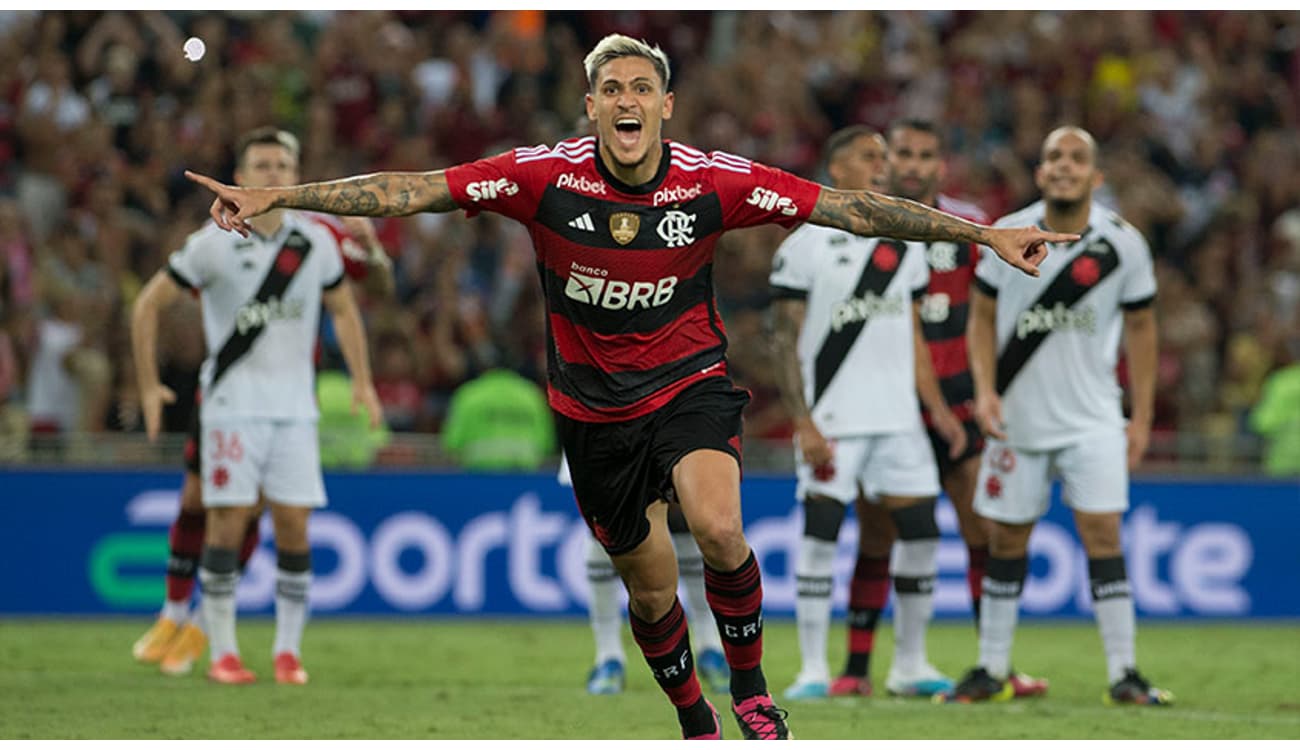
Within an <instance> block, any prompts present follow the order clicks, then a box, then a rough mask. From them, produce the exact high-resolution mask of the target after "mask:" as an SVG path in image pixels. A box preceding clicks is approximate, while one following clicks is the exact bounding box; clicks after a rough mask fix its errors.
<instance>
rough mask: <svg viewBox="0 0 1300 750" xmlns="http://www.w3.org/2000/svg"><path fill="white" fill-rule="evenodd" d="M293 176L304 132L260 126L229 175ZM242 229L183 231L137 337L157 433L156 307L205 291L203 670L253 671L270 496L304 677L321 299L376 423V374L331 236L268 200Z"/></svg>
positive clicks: (249, 181)
mask: <svg viewBox="0 0 1300 750" xmlns="http://www.w3.org/2000/svg"><path fill="white" fill-rule="evenodd" d="M297 179H298V145H297V140H296V139H294V138H293V136H291V135H289V134H288V133H284V132H282V131H277V130H274V129H264V130H259V131H255V132H254V133H252V134H250V136H249V137H247V138H246V139H245V140H244V142H243V143H241V146H240V149H239V161H238V163H237V167H236V171H235V181H236V182H237V183H239V184H241V185H249V186H258V187H274V186H278V185H287V184H291V183H293V182H295V181H296V180H297ZM261 218H262V219H264V221H260V222H259V224H258V225H256V226H254V227H253V229H254V231H253V232H252V233H250V235H249V236H248V237H247V238H243V237H237V236H233V235H230V234H228V233H226V232H223V231H221V230H220V229H219V228H217V227H216V226H215V225H211V224H209V225H207V226H205V227H204V228H202V229H200V230H199V231H197V232H195V233H194V234H192V235H190V237H189V238H188V239H187V240H186V243H185V245H184V247H182V248H181V249H180V250H178V251H176V252H175V253H173V254H172V256H171V257H170V258H169V260H168V263H167V267H166V268H165V269H164V270H162V271H159V272H158V273H157V274H155V275H154V277H153V279H151V280H150V281H149V284H148V285H147V286H146V287H145V289H144V290H143V291H142V292H141V295H140V298H139V300H138V301H137V303H136V309H135V311H134V313H133V319H132V343H133V348H134V355H135V363H136V370H137V377H138V378H139V386H140V392H141V405H142V409H143V412H144V416H145V425H146V430H147V432H148V435H149V437H150V439H154V438H156V436H157V434H158V430H159V428H160V424H161V412H162V406H163V404H164V403H169V402H171V401H172V400H174V398H175V396H174V394H172V393H171V391H170V390H169V389H167V388H166V387H165V386H163V385H162V384H161V383H160V382H159V381H158V373H157V362H156V338H157V325H158V316H159V312H160V311H161V310H162V309H164V308H166V307H167V306H168V305H169V304H171V303H172V302H173V301H175V300H176V298H177V297H179V296H180V295H181V294H183V293H184V291H185V290H186V289H197V290H199V295H200V301H201V304H202V307H203V328H204V338H205V341H206V342H207V349H208V357H207V359H205V360H204V363H203V366H202V368H201V370H200V375H199V380H200V388H201V391H202V393H203V396H204V398H203V402H202V405H201V407H200V409H201V418H200V419H201V424H202V427H203V431H204V433H205V434H204V440H203V450H204V455H203V457H202V458H203V460H202V462H201V470H202V485H203V486H202V496H203V504H204V506H205V507H206V508H207V515H208V518H207V528H206V532H205V539H204V546H203V552H202V556H201V563H200V570H199V580H200V582H201V583H202V586H203V592H204V598H203V603H202V605H201V616H202V618H203V621H204V623H205V625H206V628H207V631H208V637H209V639H210V642H211V648H210V653H211V658H212V663H211V665H210V667H209V671H208V677H209V678H210V679H211V680H213V681H215V682H221V683H247V682H252V681H254V680H255V679H256V678H255V675H254V674H253V673H252V672H251V671H249V670H248V669H245V668H244V666H243V662H242V661H241V659H240V656H239V648H238V644H237V642H236V638H235V599H234V591H235V583H236V581H237V579H238V548H239V546H240V543H241V541H242V539H243V536H244V532H245V528H246V526H247V525H248V522H249V516H250V511H251V509H252V508H253V507H254V506H255V505H256V504H257V501H258V497H259V494H262V495H264V496H265V497H266V499H267V501H268V505H269V506H270V508H271V517H272V521H273V523H274V528H275V538H276V550H277V568H278V571H277V580H276V636H275V644H274V647H273V655H274V659H275V677H276V681H278V682H282V683H290V684H302V683H305V682H306V681H307V673H306V671H305V670H303V668H302V663H301V655H300V650H301V641H302V633H303V628H304V626H305V624H306V619H307V591H308V588H309V586H310V583H311V550H310V544H309V542H308V539H307V519H308V516H309V515H310V513H311V510H312V509H313V508H318V507H323V506H324V505H325V502H326V498H325V488H324V482H323V480H322V477H321V469H320V456H319V445H318V442H317V435H316V418H317V410H316V401H315V388H314V380H315V368H314V348H315V342H316V335H317V328H318V322H319V317H320V307H321V305H322V304H324V306H325V307H326V308H327V309H328V310H329V312H330V314H331V317H332V320H333V323H334V326H335V330H336V331H337V334H338V337H339V341H340V345H341V347H342V351H343V355H344V359H345V360H346V362H347V365H348V368H349V370H350V372H351V375H352V380H353V396H354V399H355V402H356V404H357V405H359V406H363V407H364V408H365V409H366V410H367V412H368V414H369V416H370V420H371V423H372V425H378V423H379V421H380V419H381V415H382V411H381V407H380V405H379V398H378V396H377V395H376V394H375V390H374V386H373V384H372V382H371V377H370V366H369V354H368V352H367V347H366V340H365V334H364V332H363V330H362V326H361V318H360V314H359V312H358V310H357V306H356V302H355V300H354V299H353V297H352V292H351V288H350V287H349V286H348V285H347V283H346V282H345V280H344V276H343V264H342V260H341V258H340V249H339V245H338V240H337V238H336V236H335V235H334V234H333V233H332V232H331V231H330V230H328V229H327V228H326V227H325V226H324V225H322V224H320V223H319V222H317V221H314V220H312V219H311V218H309V217H307V216H303V215H297V214H293V213H291V212H285V211H273V212H270V213H268V214H266V215H265V216H264V217H261Z"/></svg>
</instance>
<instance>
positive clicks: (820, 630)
mask: <svg viewBox="0 0 1300 750" xmlns="http://www.w3.org/2000/svg"><path fill="white" fill-rule="evenodd" d="M835 547H836V545H835V542H828V541H825V540H823V539H818V538H816V537H811V536H806V535H805V536H802V537H800V538H799V557H798V559H797V560H796V561H795V568H794V575H795V582H796V585H797V587H798V588H797V594H796V596H795V602H794V616H795V624H796V627H797V628H798V631H799V654H800V656H802V658H803V668H802V669H800V670H799V680H800V681H802V682H829V681H830V677H831V670H830V665H829V664H828V663H827V661H826V640H827V635H828V633H829V631H830V625H831V583H832V579H831V569H832V565H833V563H834V562H835Z"/></svg>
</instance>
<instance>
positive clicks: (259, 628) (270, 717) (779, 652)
mask: <svg viewBox="0 0 1300 750" xmlns="http://www.w3.org/2000/svg"><path fill="white" fill-rule="evenodd" d="M147 625H148V622H147V620H146V619H145V618H131V619H117V618H111V619H98V620H72V619H25V618H21V619H2V620H0V707H3V710H0V739H70V738H94V739H225V738H238V739H282V738H312V739H363V738H382V739H435V740H436V739H489V738H504V739H510V738H524V739H600V738H618V739H670V738H672V737H674V736H675V734H676V732H677V724H676V721H675V717H674V714H673V711H672V709H671V707H670V706H669V705H668V702H667V700H666V699H665V698H664V697H663V695H662V694H661V693H660V692H659V690H658V688H657V687H656V686H655V684H654V682H653V681H652V680H651V678H650V674H649V670H648V669H647V668H646V666H645V663H644V662H643V661H641V659H640V655H639V652H637V650H636V647H635V645H634V644H632V642H631V638H630V636H626V635H625V638H624V640H625V643H626V645H627V652H628V658H629V665H628V666H629V669H628V688H627V691H626V692H625V693H623V694H622V695H617V696H605V697H595V696H589V695H587V694H586V692H585V691H584V688H583V681H584V677H585V675H586V672H587V670H588V669H589V667H590V662H591V656H592V646H591V636H590V632H589V631H588V629H587V626H586V623H585V621H579V620H544V621H523V620H485V619H484V620H480V619H430V620H421V619H405V620H400V619H399V620H355V619H330V618H321V619H317V620H315V621H313V622H312V623H310V624H309V625H308V628H307V635H306V642H305V644H304V646H305V653H304V663H305V666H306V667H307V668H308V670H309V671H310V672H311V677H312V682H311V684H310V685H307V686H305V687H289V686H281V685H276V684H275V682H274V680H273V679H272V672H271V664H270V661H271V659H270V655H269V651H270V647H271V637H272V623H271V622H270V621H269V620H268V619H266V618H244V619H243V620H242V621H241V624H240V638H241V647H242V651H243V653H244V657H245V663H246V664H247V665H248V666H249V667H250V668H251V669H253V670H254V671H257V672H258V673H259V677H260V678H261V681H260V682H259V683H258V684H256V685H252V686H238V687H231V686H217V685H210V684H208V683H207V682H206V680H205V679H204V678H203V677H202V675H201V674H199V673H198V671H196V673H195V674H192V675H190V676H188V677H182V678H168V677H164V676H162V675H161V674H159V673H158V672H157V671H156V670H155V669H153V668H150V667H148V666H143V665H139V664H136V663H134V662H133V661H132V660H131V657H130V649H131V643H132V642H133V641H134V640H135V638H136V637H137V636H139V635H140V633H142V632H143V631H144V629H145V627H146V626H147ZM877 643H878V646H877V656H876V659H875V663H874V664H873V665H872V675H873V677H874V678H875V679H876V681H877V683H878V684H883V682H884V675H885V671H886V670H887V669H888V666H889V654H890V653H891V652H892V643H891V640H890V630H889V628H888V627H884V628H882V630H881V632H880V635H879V637H878V639H877ZM929 644H930V656H931V660H932V661H933V662H934V663H935V664H936V665H937V666H938V667H940V668H941V669H943V670H945V671H947V672H949V673H950V674H952V675H954V676H956V675H958V674H959V673H960V672H961V671H963V670H964V669H965V668H966V667H968V666H969V665H970V663H971V662H972V661H973V660H974V657H975V636H974V632H973V628H972V627H971V626H970V625H969V624H967V623H955V622H949V623H943V624H937V625H935V626H934V627H933V628H932V629H931V632H930V639H929ZM765 645H766V656H765V661H764V664H765V668H766V671H767V675H768V681H769V684H770V686H771V688H772V691H773V693H774V694H775V695H776V696H778V703H779V704H781V705H783V706H784V707H785V708H788V709H789V711H790V726H791V728H792V729H793V731H794V733H795V735H796V737H798V738H799V739H854V740H870V739H959V738H985V739H992V738H1049V739H1106V738H1116V739H1217V740H1224V739H1236V738H1261V739H1264V738H1268V739H1296V738H1300V688H1298V687H1297V684H1300V681H1298V680H1297V678H1298V677H1300V626H1297V625H1296V624H1295V623H1281V624H1270V625H1240V624H1213V625H1183V624H1179V625H1165V624H1150V623H1140V624H1139V631H1138V656H1139V661H1140V662H1141V666H1142V669H1143V670H1144V671H1145V672H1146V673H1147V674H1148V676H1150V677H1151V678H1152V679H1153V680H1154V681H1155V682H1156V683H1157V684H1158V685H1160V686H1162V687H1165V688H1167V689H1169V690H1172V691H1173V692H1174V694H1175V695H1176V696H1177V698H1178V704H1177V705H1176V706H1173V707H1170V708H1135V707H1125V708H1107V707H1104V706H1103V705H1102V704H1101V694H1102V691H1103V689H1104V684H1105V668H1104V664H1103V660H1102V654H1101V645H1100V641H1099V639H1098V636H1097V632H1096V629H1095V628H1094V627H1093V626H1092V624H1091V623H1077V624H1076V623H1071V624H1039V623H1029V624H1026V625H1022V627H1021V628H1020V629H1019V631H1018V632H1017V634H1016V664H1017V666H1018V667H1019V668H1022V669H1024V670H1025V671H1027V672H1030V673H1032V674H1035V675H1041V676H1046V677H1049V678H1050V679H1051V680H1052V687H1051V691H1050V693H1049V694H1048V695H1047V696H1046V697H1044V698H1040V699H1033V700H1027V701H1017V702H1014V703H1008V704H994V705H977V706H937V705H931V704H930V703H928V702H927V701H925V700H905V699H898V698H889V697H884V696H876V697H872V698H867V699H856V700H855V699H849V698H837V699H833V700H829V701H822V702H818V703H789V702H784V701H781V700H780V699H779V695H780V691H781V690H783V689H784V688H785V687H786V686H787V685H789V683H790V682H791V680H792V679H793V677H794V674H795V672H796V671H797V669H798V648H797V645H796V641H795V632H794V625H793V623H792V622H791V621H789V620H781V621H772V622H769V623H768V625H767V629H766V635H765ZM843 653H844V633H843V628H842V626H840V627H837V628H834V629H832V633H831V649H830V657H831V664H832V665H833V666H838V665H839V664H841V663H842V659H843ZM713 699H714V703H715V704H716V705H718V706H719V708H722V707H723V706H724V705H725V700H726V699H725V698H724V697H720V696H713ZM724 719H725V721H726V723H725V725H724V730H725V732H726V735H727V736H728V737H730V738H737V737H739V732H738V730H737V729H736V726H735V723H734V721H733V720H732V719H731V717H729V716H726V714H725V709H724Z"/></svg>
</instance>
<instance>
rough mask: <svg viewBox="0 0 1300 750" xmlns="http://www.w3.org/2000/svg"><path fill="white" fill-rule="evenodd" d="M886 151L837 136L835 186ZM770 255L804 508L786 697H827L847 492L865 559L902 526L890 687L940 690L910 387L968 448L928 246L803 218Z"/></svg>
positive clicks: (873, 170) (928, 478) (945, 683)
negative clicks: (936, 340) (928, 329)
mask: <svg viewBox="0 0 1300 750" xmlns="http://www.w3.org/2000/svg"><path fill="white" fill-rule="evenodd" d="M885 152H886V146H885V140H884V138H882V137H881V136H880V134H879V133H877V132H875V131H874V130H871V129H870V128H867V127H864V126H860V125H859V126H852V127H849V128H845V129H844V130H841V131H839V132H837V133H835V134H833V135H832V136H831V137H830V140H829V141H828V142H827V145H826V157H825V158H826V164H827V171H828V172H829V174H830V177H831V183H832V184H833V185H834V186H835V187H836V188H837V189H850V190H851V189H867V188H877V189H880V188H883V187H884V186H885V185H886V184H887V181H888V174H887V173H888V166H887V164H886V163H885V159H886V156H885ZM772 262H773V270H772V274H771V276H770V278H769V281H770V283H771V285H772V296H773V298H774V300H775V302H774V304H773V307H774V312H775V315H774V318H775V323H774V335H773V349H774V353H775V355H776V362H775V367H776V368H777V372H778V373H779V375H778V378H779V382H780V386H781V394H782V398H783V400H784V402H785V404H786V407H787V409H788V410H789V412H790V414H791V415H792V417H793V419H794V424H795V447H796V450H795V460H796V464H797V475H798V486H797V488H796V495H797V497H798V499H799V501H800V502H801V503H803V508H804V533H803V536H802V537H801V539H800V543H799V553H798V557H797V559H796V562H795V579H796V583H797V587H798V588H797V598H796V603H795V618H796V621H797V627H798V631H799V650H800V653H801V655H802V657H803V667H802V669H800V671H799V676H798V677H797V678H796V680H795V683H794V684H793V685H792V686H791V687H790V688H789V689H787V690H786V692H785V696H786V697H787V698H791V699H818V698H825V697H826V696H827V695H828V694H829V688H830V667H829V666H828V665H827V662H826V637H827V633H828V630H829V628H830V617H831V587H832V578H831V571H832V565H833V563H834V561H835V550H836V542H837V541H838V539H839V534H840V526H841V525H842V523H843V521H844V514H845V512H846V510H847V508H848V505H849V504H850V503H856V507H857V516H858V524H859V527H860V530H859V538H860V539H861V540H863V542H864V543H865V544H866V545H867V546H866V547H861V546H860V549H859V556H860V557H863V556H866V555H867V554H874V555H876V556H883V557H886V558H887V557H888V556H889V545H890V544H891V543H892V542H893V529H894V528H896V529H897V530H898V536H899V540H900V541H899V543H898V551H897V554H895V555H894V558H893V563H894V564H893V569H892V570H889V571H888V572H889V573H891V574H892V577H893V582H894V589H895V591H896V593H897V595H898V600H897V603H896V605H895V619H896V621H897V626H896V632H897V633H898V638H897V640H896V648H895V653H894V663H893V665H892V667H891V668H890V674H889V682H888V685H889V687H890V689H891V691H893V692H897V693H903V694H925V695H929V694H933V693H934V692H937V691H939V690H945V689H948V688H950V687H952V681H951V680H949V679H948V678H947V677H944V676H943V675H942V674H940V673H939V672H938V670H936V669H935V668H934V667H933V666H931V665H930V663H929V660H928V658H927V657H926V653H925V633H926V626H927V625H928V624H929V621H930V617H931V615H932V614H933V612H934V579H935V576H936V574H937V573H938V561H937V559H936V554H937V553H938V549H939V527H938V525H937V524H936V523H935V519H934V504H935V498H936V497H937V496H938V494H939V473H938V469H937V468H936V467H935V461H934V456H933V454H932V453H931V449H930V444H929V442H928V441H927V440H926V436H925V429H924V426H923V425H922V423H921V414H920V411H918V407H917V394H918V393H919V394H920V396H921V400H922V401H924V402H925V403H926V404H927V406H929V407H930V409H931V411H932V413H934V414H935V423H936V425H938V428H939V429H941V430H944V435H945V438H946V439H947V440H950V441H952V442H953V445H954V446H955V449H956V450H960V449H962V448H964V447H965V440H966V436H965V434H964V433H963V432H962V429H961V423H960V422H959V421H958V420H957V418H956V417H954V416H953V414H952V412H951V411H950V410H949V409H948V407H947V405H946V404H945V403H944V400H943V394H942V393H941V392H940V391H939V383H938V381H937V380H936V379H935V377H934V372H933V371H932V370H931V368H930V360H929V356H928V354H927V353H926V348H925V342H924V340H922V338H921V323H920V308H921V295H922V294H923V293H924V292H925V288H926V284H927V283H928V281H929V272H928V270H927V268H926V264H925V246H924V245H923V244H922V243H919V242H902V241H898V240H890V239H879V238H866V237H858V236H855V235H852V234H848V233H845V232H843V231H840V230H837V229H829V228H825V227H819V226H815V225H811V224H805V225H804V226H802V227H800V228H798V229H796V230H795V231H794V232H792V233H791V234H790V236H789V237H787V238H786V240H785V241H784V242H782V243H781V246H780V247H779V248H777V251H776V255H775V256H774V257H773V261H772ZM891 521H892V524H891ZM882 526H884V527H888V528H887V529H886V530H881V529H880V528H879V527H882ZM872 527H876V528H872ZM874 539H881V540H882V546H881V547H880V548H876V549H872V548H871V547H870V545H871V543H872V540H874ZM877 613H878V611H877ZM851 666H852V665H851ZM843 682H844V681H843V680H838V681H837V683H836V687H837V688H839V687H841V686H842V684H843ZM855 687H856V686H855ZM845 692H846V693H847V694H860V693H861V692H862V691H861V690H856V689H855V690H852V691H845ZM837 694H844V693H840V692H837Z"/></svg>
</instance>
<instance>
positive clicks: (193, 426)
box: [184, 405, 203, 477]
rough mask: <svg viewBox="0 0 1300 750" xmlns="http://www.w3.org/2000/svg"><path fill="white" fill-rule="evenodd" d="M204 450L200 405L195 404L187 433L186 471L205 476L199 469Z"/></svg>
mask: <svg viewBox="0 0 1300 750" xmlns="http://www.w3.org/2000/svg"><path fill="white" fill-rule="evenodd" d="M202 450H203V430H202V429H200V428H199V407H198V405H195V407H194V412H193V413H192V414H190V429H189V432H187V433H186V435H185V453H184V456H185V458H184V463H185V471H187V472H189V473H191V474H197V475H198V476H200V477H201V476H203V472H202V471H200V469H199V454H200V453H201V452H202Z"/></svg>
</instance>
